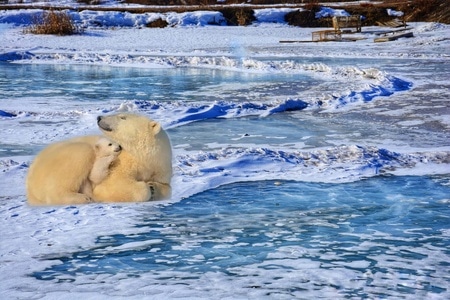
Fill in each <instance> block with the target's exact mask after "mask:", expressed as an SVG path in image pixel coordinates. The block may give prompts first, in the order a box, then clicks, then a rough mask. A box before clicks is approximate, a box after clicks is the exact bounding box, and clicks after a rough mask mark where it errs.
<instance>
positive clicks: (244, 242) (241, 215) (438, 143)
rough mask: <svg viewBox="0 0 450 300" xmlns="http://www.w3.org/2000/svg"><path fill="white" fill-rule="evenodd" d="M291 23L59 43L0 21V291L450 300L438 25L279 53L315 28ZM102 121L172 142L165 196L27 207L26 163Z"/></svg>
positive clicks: (186, 22) (23, 20) (15, 295)
mask: <svg viewBox="0 0 450 300" xmlns="http://www.w3.org/2000/svg"><path fill="white" fill-rule="evenodd" d="M61 3H62V2H61ZM67 3H71V4H73V1H66V2H64V4H67ZM287 10H288V9H266V10H259V11H257V17H258V22H256V23H255V24H254V25H252V26H248V27H227V26H211V25H207V24H209V23H211V22H212V21H214V23H218V24H221V15H220V14H218V13H214V12H196V13H189V14H178V13H166V14H135V15H133V14H123V13H116V12H95V11H84V12H81V13H75V12H70V13H71V15H72V16H73V18H74V19H75V20H76V21H77V22H78V24H80V25H81V26H83V27H85V32H84V34H82V35H76V36H68V37H57V36H37V35H30V34H25V33H24V32H23V28H24V27H23V26H26V25H28V24H29V22H30V21H31V20H32V19H33V16H34V15H36V14H40V13H41V12H42V11H41V10H38V9H36V10H17V11H1V12H0V40H1V41H2V43H1V45H0V74H1V76H0V99H1V100H0V129H1V130H0V151H1V152H0V169H1V173H0V201H1V202H0V222H1V227H2V228H3V230H2V235H1V237H0V274H1V275H0V296H1V297H2V298H5V299H23V298H28V299H41V298H43V299H56V298H58V299H59V298H64V297H65V296H67V293H69V292H70V296H71V297H74V298H76V297H83V298H92V299H99V298H102V297H103V298H105V299H114V298H122V297H127V298H136V299H142V298H146V299H147V298H157V299H160V298H183V299H186V298H195V299H199V298H211V297H212V296H214V297H215V298H233V299H242V298H244V299H245V298H262V297H267V298H276V299H279V298H293V297H299V298H308V299H309V298H313V297H322V298H344V297H347V298H352V297H353V298H361V297H362V298H366V297H368V298H392V297H393V298H409V299H417V298H436V299H447V298H448V297H449V295H450V288H449V286H450V278H449V275H448V261H449V258H450V257H449V252H448V248H449V247H450V241H449V227H448V224H449V222H448V216H449V215H450V209H449V201H450V200H449V196H448V195H449V186H450V177H449V170H450V168H449V161H450V159H449V156H450V155H449V154H450V143H449V140H450V139H449V126H450V121H449V120H450V111H449V100H448V91H449V84H448V82H449V79H450V78H449V75H448V74H449V69H450V68H449V54H450V53H449V50H448V49H449V44H450V42H449V38H450V33H449V27H448V26H447V25H442V24H436V23H418V24H409V25H410V26H411V27H412V28H413V32H414V38H410V39H400V40H398V41H394V42H389V43H374V42H373V38H374V37H376V33H377V32H380V31H383V30H386V29H385V28H380V27H370V28H363V32H362V33H359V34H357V35H356V36H358V37H360V38H361V39H360V40H358V41H356V42H328V43H280V42H279V41H281V40H291V41H293V40H294V41H300V40H302V41H309V40H311V32H312V31H313V30H314V29H304V28H296V27H289V26H287V25H286V24H283V22H282V16H283V14H284V13H286V11H287ZM324 12H327V13H330V11H329V10H326V11H324ZM331 13H333V12H332V11H331ZM337 13H339V14H342V13H343V12H342V11H339V12H337ZM160 17H162V18H165V19H166V20H168V21H169V23H170V24H171V25H172V26H171V27H168V28H163V29H148V28H143V25H144V24H145V23H146V22H148V21H151V20H153V19H155V18H160ZM354 36H355V35H354ZM117 111H134V112H138V113H143V114H146V115H148V116H150V117H151V118H154V119H156V120H158V121H160V122H161V123H162V124H163V125H164V127H165V128H166V129H167V130H168V132H169V135H170V137H171V140H172V143H173V147H174V153H175V157H174V170H175V175H174V178H173V187H174V196H173V198H172V199H171V200H170V201H164V202H161V203H145V204H131V205H113V204H110V205H103V204H102V205H96V204H94V205H85V206H70V207H44V208H36V207H29V206H27V204H26V197H25V188H24V180H25V176H26V172H27V170H28V167H29V164H30V163H31V161H32V159H33V157H34V155H35V154H36V153H37V152H38V151H39V150H40V149H41V148H42V147H44V146H45V145H47V144H49V143H51V142H53V141H56V140H60V139H65V138H69V137H72V136H74V135H81V134H91V133H98V130H97V128H96V125H95V119H96V116H97V115H99V114H107V113H114V112H117Z"/></svg>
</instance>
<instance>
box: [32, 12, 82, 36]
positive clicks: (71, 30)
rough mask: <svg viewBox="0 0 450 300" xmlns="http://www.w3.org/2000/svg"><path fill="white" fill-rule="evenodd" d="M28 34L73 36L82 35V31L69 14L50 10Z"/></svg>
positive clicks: (38, 19) (37, 20) (34, 24)
mask: <svg viewBox="0 0 450 300" xmlns="http://www.w3.org/2000/svg"><path fill="white" fill-rule="evenodd" d="M26 32H28V33H33V34H55V35H72V34H77V33H81V29H80V28H79V27H78V26H76V25H75V24H74V22H73V20H72V18H71V17H70V16H69V14H68V13H66V12H61V11H54V10H50V11H46V12H44V13H43V15H42V17H41V18H37V19H36V20H35V21H34V22H33V25H31V27H30V28H28V29H27V30H26Z"/></svg>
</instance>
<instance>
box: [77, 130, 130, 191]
mask: <svg viewBox="0 0 450 300" xmlns="http://www.w3.org/2000/svg"><path fill="white" fill-rule="evenodd" d="M121 150H122V147H121V146H120V145H119V144H118V143H115V142H113V141H111V140H109V139H107V138H104V137H100V138H99V139H98V141H97V142H96V143H95V145H94V152H95V161H94V164H93V166H92V168H91V172H90V173H89V176H88V178H87V180H85V181H84V182H83V184H82V186H81V188H80V193H82V194H85V195H87V196H89V197H91V198H92V196H93V194H92V191H93V189H94V188H95V187H96V186H97V185H99V184H100V182H102V181H103V180H104V179H105V178H106V177H107V176H108V175H109V170H110V166H111V164H112V163H113V162H114V160H115V159H116V158H117V156H118V155H119V153H120V151H121Z"/></svg>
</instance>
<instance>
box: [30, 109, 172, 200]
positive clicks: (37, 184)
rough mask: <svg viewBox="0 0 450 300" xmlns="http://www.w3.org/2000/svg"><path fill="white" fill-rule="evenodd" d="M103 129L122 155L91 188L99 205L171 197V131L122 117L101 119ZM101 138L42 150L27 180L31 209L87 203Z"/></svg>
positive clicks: (136, 118) (130, 116) (144, 120)
mask: <svg viewBox="0 0 450 300" xmlns="http://www.w3.org/2000/svg"><path fill="white" fill-rule="evenodd" d="M97 124H98V126H99V128H100V129H101V131H102V132H103V133H104V134H105V135H106V136H107V137H108V138H110V139H111V140H113V141H115V142H117V143H119V144H120V145H121V147H122V151H121V153H120V154H119V156H118V157H117V159H116V160H115V161H114V162H113V163H112V165H111V169H110V174H109V175H108V176H107V177H106V179H105V180H104V181H102V182H101V183H99V184H98V185H97V186H96V187H95V188H94V190H93V200H94V201H95V202H143V201H150V200H160V199H167V198H169V197H170V196H171V186H170V180H171V177H172V149H171V145H170V140H169V137H168V136H167V133H166V132H165V131H164V130H163V129H162V128H161V125H160V124H159V123H158V122H155V121H153V120H151V119H149V118H147V117H145V116H141V115H137V114H131V113H123V114H115V115H109V116H101V117H98V119H97ZM98 139H99V136H83V137H77V138H73V139H70V140H66V141H62V142H58V143H55V144H52V145H50V146H49V147H47V148H45V149H44V150H43V151H42V152H40V153H39V154H38V155H37V156H36V158H35V160H34V162H33V163H32V164H31V166H30V170H29V172H28V176H27V197H28V202H29V204H31V205H61V204H81V203H88V202H90V201H91V199H90V198H89V197H88V196H87V195H84V194H82V193H81V191H80V188H81V186H82V184H83V182H84V181H85V180H86V179H87V178H88V176H89V172H90V170H91V168H92V165H93V161H94V159H95V152H94V145H95V143H96V142H97V141H98Z"/></svg>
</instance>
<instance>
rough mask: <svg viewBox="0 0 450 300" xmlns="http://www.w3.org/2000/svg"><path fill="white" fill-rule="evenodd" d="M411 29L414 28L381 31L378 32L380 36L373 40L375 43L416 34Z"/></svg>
mask: <svg viewBox="0 0 450 300" xmlns="http://www.w3.org/2000/svg"><path fill="white" fill-rule="evenodd" d="M411 29H412V28H402V29H397V30H390V31H385V32H381V33H378V34H377V35H379V36H380V37H377V38H374V39H373V41H374V42H375V43H380V42H389V41H395V40H398V39H399V38H410V37H413V36H414V34H413V32H412V31H409V30H411Z"/></svg>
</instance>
